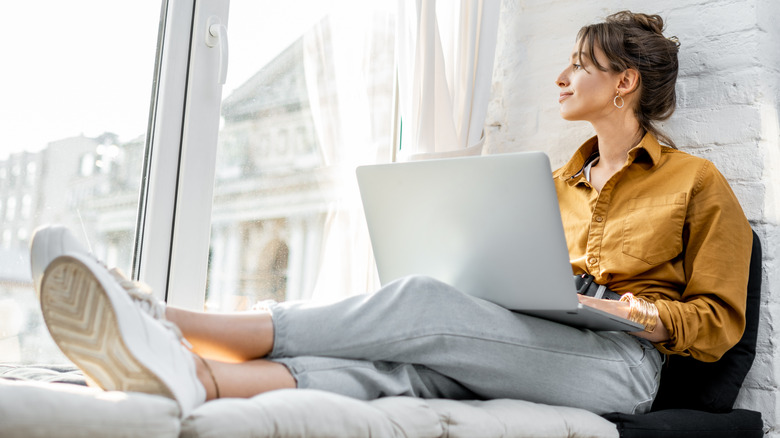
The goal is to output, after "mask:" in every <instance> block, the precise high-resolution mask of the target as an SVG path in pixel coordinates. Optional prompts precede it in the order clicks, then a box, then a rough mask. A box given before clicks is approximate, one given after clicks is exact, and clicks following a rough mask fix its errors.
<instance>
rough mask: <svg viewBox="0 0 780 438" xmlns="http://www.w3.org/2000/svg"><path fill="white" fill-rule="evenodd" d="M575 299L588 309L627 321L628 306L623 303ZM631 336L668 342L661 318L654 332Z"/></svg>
mask: <svg viewBox="0 0 780 438" xmlns="http://www.w3.org/2000/svg"><path fill="white" fill-rule="evenodd" d="M577 298H579V300H580V303H582V304H584V305H586V306H588V307H593V308H595V309H598V310H601V311H604V312H607V313H610V314H612V315H615V316H619V317H621V318H625V319H628V308H629V304H628V303H627V302H625V301H617V300H602V299H598V298H593V297H589V296H587V295H577ZM631 334H632V335H634V336H637V337H640V338H643V339H647V340H648V341H650V342H664V341H668V340H669V331H668V330H666V327H664V325H663V323H661V318H658V321H657V322H656V325H655V330H653V331H652V332H650V333H648V332H646V331H644V330H643V331H641V332H632V333H631Z"/></svg>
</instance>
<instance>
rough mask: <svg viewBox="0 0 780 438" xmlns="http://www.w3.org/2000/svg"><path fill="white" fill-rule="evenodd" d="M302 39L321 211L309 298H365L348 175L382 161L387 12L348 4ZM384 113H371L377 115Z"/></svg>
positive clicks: (367, 280) (359, 233)
mask: <svg viewBox="0 0 780 438" xmlns="http://www.w3.org/2000/svg"><path fill="white" fill-rule="evenodd" d="M345 5H348V7H342V8H341V9H337V10H335V11H333V12H332V13H331V14H329V16H328V17H327V18H325V19H324V20H323V21H322V22H321V23H320V24H318V25H317V26H316V27H315V28H314V29H313V30H312V31H310V32H308V33H307V34H306V35H305V36H304V40H303V51H304V71H305V76H306V87H307V90H308V95H309V105H310V107H311V112H312V118H313V122H314V127H315V133H316V136H317V142H318V145H319V149H320V154H321V163H322V167H321V169H318V170H317V171H318V172H320V175H321V176H322V178H323V181H322V188H323V192H324V193H325V194H326V199H327V204H328V205H327V207H326V211H325V212H324V213H323V214H324V223H323V224H322V235H321V244H320V246H319V248H320V251H319V254H318V257H317V258H316V259H317V260H318V266H317V267H316V275H315V276H314V284H313V285H312V295H311V298H314V299H319V300H329V299H337V298H340V297H343V296H347V295H352V294H356V293H364V292H373V291H375V290H376V289H377V288H378V287H379V280H378V277H377V275H376V269H375V267H374V266H375V265H374V261H373V255H372V251H371V245H370V241H369V237H368V233H367V229H366V225H365V218H364V215H363V210H362V208H361V201H360V194H359V191H358V188H357V182H356V178H355V168H356V167H357V166H359V165H362V164H373V163H376V162H377V161H378V157H379V156H381V155H382V154H381V151H382V150H384V151H385V154H384V155H386V156H387V157H388V158H387V159H385V160H384V161H389V152H388V151H389V148H390V134H389V132H390V125H391V123H390V120H389V114H390V110H389V108H391V107H392V75H391V74H388V73H387V72H388V71H389V72H392V64H393V47H394V44H393V31H394V26H395V24H394V22H393V20H392V13H393V12H394V9H393V10H391V11H387V10H384V11H383V10H382V9H381V8H380V9H377V7H376V6H375V5H372V4H371V3H370V2H364V1H355V2H348V3H347V4H345ZM385 107H387V108H388V110H387V111H386V112H384V113H383V112H381V111H380V112H377V109H378V108H385Z"/></svg>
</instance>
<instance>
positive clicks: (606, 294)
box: [574, 274, 620, 300]
mask: <svg viewBox="0 0 780 438" xmlns="http://www.w3.org/2000/svg"><path fill="white" fill-rule="evenodd" d="M593 278H594V277H593V276H592V275H588V274H580V275H575V276H574V287H575V288H576V289H577V293H578V294H580V295H587V296H589V297H593V298H601V299H605V300H619V299H620V294H618V293H616V292H612V291H611V290H609V289H608V288H607V287H606V286H604V285H603V284H597V283H595V282H594V281H593Z"/></svg>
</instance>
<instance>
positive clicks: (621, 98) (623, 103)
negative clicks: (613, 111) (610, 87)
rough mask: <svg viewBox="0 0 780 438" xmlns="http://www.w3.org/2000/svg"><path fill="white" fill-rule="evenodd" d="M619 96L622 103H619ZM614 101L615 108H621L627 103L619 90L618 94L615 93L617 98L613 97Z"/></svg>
mask: <svg viewBox="0 0 780 438" xmlns="http://www.w3.org/2000/svg"><path fill="white" fill-rule="evenodd" d="M618 98H620V105H618ZM612 103H613V104H615V108H618V109H620V108H623V105H625V104H626V101H625V100H623V96H621V95H620V92H618V93H617V94H615V98H614V99H612Z"/></svg>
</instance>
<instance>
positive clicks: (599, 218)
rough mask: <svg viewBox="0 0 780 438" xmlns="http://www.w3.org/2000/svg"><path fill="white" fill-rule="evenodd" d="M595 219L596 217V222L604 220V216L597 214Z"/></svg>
mask: <svg viewBox="0 0 780 438" xmlns="http://www.w3.org/2000/svg"><path fill="white" fill-rule="evenodd" d="M595 219H596V222H601V221H603V220H604V218H603V217H601V216H596V218H595Z"/></svg>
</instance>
